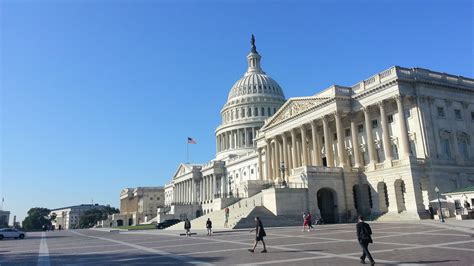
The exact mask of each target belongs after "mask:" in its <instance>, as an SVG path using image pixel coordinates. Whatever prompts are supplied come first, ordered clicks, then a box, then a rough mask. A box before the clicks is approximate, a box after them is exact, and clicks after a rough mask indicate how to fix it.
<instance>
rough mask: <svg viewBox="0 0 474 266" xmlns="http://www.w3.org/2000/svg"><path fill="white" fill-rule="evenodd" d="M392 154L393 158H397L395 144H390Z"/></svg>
mask: <svg viewBox="0 0 474 266" xmlns="http://www.w3.org/2000/svg"><path fill="white" fill-rule="evenodd" d="M392 156H393V159H394V160H398V148H397V145H395V144H392Z"/></svg>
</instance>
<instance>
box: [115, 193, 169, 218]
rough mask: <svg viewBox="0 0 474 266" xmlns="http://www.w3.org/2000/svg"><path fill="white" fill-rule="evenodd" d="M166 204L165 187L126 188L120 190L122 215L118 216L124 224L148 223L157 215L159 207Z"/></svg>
mask: <svg viewBox="0 0 474 266" xmlns="http://www.w3.org/2000/svg"><path fill="white" fill-rule="evenodd" d="M164 205H165V189H164V188H163V187H137V188H125V189H122V191H121V192H120V216H119V215H116V217H119V218H117V219H121V220H122V222H121V224H123V225H137V224H141V223H146V222H148V221H149V220H151V219H153V218H154V217H156V215H157V210H158V208H162V207H163V206H164ZM112 220H113V219H112ZM119 223H120V222H119Z"/></svg>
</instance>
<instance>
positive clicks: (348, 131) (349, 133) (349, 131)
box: [346, 128, 351, 137]
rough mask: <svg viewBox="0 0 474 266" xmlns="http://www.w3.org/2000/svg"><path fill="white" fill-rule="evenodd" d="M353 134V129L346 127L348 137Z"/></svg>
mask: <svg viewBox="0 0 474 266" xmlns="http://www.w3.org/2000/svg"><path fill="white" fill-rule="evenodd" d="M350 136H351V130H350V129H349V128H347V129H346V137H350Z"/></svg>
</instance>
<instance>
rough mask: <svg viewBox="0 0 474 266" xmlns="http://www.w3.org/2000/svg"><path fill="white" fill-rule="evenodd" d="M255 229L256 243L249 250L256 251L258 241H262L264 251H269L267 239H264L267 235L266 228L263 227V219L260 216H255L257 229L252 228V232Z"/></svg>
mask: <svg viewBox="0 0 474 266" xmlns="http://www.w3.org/2000/svg"><path fill="white" fill-rule="evenodd" d="M253 231H255V244H254V245H253V248H251V249H249V251H250V252H252V253H253V252H255V248H256V247H257V244H258V242H259V241H262V244H263V250H262V253H267V246H266V245H265V241H264V240H263V238H264V237H265V236H267V234H266V233H265V229H264V228H263V224H262V221H261V220H260V218H258V217H255V229H253V230H250V232H253Z"/></svg>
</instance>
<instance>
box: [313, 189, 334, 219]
mask: <svg viewBox="0 0 474 266" xmlns="http://www.w3.org/2000/svg"><path fill="white" fill-rule="evenodd" d="M317 196H318V207H319V211H320V212H321V217H322V218H323V219H324V222H325V223H335V222H337V219H336V214H337V205H336V202H335V192H334V191H333V190H331V189H329V188H322V189H320V190H318V193H317Z"/></svg>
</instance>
